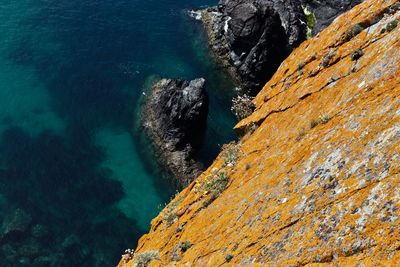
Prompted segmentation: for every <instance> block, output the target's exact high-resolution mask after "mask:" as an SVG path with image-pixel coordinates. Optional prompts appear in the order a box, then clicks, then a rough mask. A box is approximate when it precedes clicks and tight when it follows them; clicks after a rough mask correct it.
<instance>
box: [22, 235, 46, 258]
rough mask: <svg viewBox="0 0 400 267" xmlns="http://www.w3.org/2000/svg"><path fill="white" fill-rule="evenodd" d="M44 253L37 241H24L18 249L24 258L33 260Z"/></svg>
mask: <svg viewBox="0 0 400 267" xmlns="http://www.w3.org/2000/svg"><path fill="white" fill-rule="evenodd" d="M41 252H42V247H41V245H40V243H39V242H38V241H37V240H35V239H32V238H31V239H28V240H24V242H22V244H21V245H20V246H19V247H18V255H19V256H22V257H28V258H32V257H34V256H37V255H39V254H40V253H41Z"/></svg>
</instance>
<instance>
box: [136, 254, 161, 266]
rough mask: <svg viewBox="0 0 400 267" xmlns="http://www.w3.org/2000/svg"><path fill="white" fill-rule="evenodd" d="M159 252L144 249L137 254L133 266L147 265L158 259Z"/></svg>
mask: <svg viewBox="0 0 400 267" xmlns="http://www.w3.org/2000/svg"><path fill="white" fill-rule="evenodd" d="M159 258H160V253H159V252H158V251H155V250H153V251H146V252H143V253H140V254H138V255H137V257H136V260H135V263H134V264H133V266H134V267H147V266H148V265H149V264H150V262H151V261H152V260H158V259H159Z"/></svg>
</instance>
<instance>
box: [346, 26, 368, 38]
mask: <svg viewBox="0 0 400 267" xmlns="http://www.w3.org/2000/svg"><path fill="white" fill-rule="evenodd" d="M363 30H364V27H363V26H362V25H361V24H359V23H358V24H355V25H354V26H353V27H352V28H351V29H349V30H348V31H347V32H346V33H345V35H344V40H345V41H347V42H348V41H350V40H351V39H353V38H354V37H355V36H357V35H358V34H359V33H361V32H362V31H363Z"/></svg>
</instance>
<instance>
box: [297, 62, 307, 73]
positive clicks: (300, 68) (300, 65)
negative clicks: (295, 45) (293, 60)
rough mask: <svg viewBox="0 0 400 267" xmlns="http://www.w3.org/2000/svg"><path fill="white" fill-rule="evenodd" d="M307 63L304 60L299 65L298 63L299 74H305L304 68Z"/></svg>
mask: <svg viewBox="0 0 400 267" xmlns="http://www.w3.org/2000/svg"><path fill="white" fill-rule="evenodd" d="M305 65H306V64H305V63H304V62H302V63H300V64H299V65H297V71H298V73H299V75H303V73H304V70H303V68H304V67H305Z"/></svg>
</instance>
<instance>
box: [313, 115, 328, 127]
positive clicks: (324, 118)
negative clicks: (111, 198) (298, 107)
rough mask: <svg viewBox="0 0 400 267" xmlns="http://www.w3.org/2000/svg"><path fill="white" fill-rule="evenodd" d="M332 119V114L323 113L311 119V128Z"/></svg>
mask: <svg viewBox="0 0 400 267" xmlns="http://www.w3.org/2000/svg"><path fill="white" fill-rule="evenodd" d="M330 120H331V116H329V115H328V114H324V115H321V116H320V117H318V119H314V120H312V121H311V123H310V128H311V129H312V128H315V127H317V126H318V125H320V124H325V123H327V122H328V121H330Z"/></svg>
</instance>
